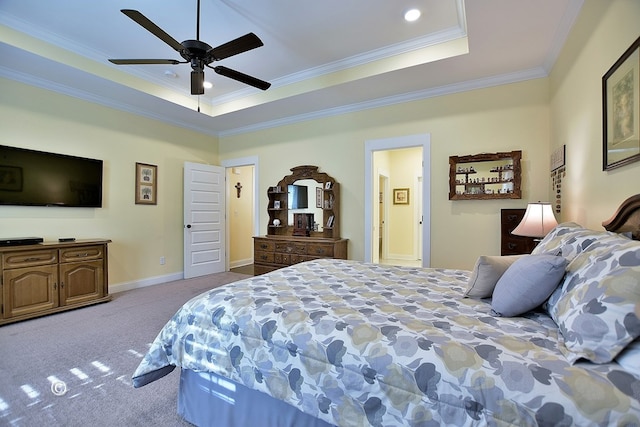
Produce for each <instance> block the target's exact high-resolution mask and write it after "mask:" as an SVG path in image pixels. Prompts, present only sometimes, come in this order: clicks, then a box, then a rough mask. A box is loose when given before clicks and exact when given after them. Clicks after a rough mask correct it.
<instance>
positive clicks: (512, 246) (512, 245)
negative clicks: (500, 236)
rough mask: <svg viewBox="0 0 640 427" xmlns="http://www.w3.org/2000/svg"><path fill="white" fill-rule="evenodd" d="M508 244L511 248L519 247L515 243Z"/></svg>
mask: <svg viewBox="0 0 640 427" xmlns="http://www.w3.org/2000/svg"><path fill="white" fill-rule="evenodd" d="M507 246H509V249H515V248H517V247H518V245H516V244H515V243H508V244H507Z"/></svg>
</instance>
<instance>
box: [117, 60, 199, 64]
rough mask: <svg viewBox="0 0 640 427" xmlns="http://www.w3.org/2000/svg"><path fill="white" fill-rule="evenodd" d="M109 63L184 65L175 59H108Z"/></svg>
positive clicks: (184, 62)
mask: <svg viewBox="0 0 640 427" xmlns="http://www.w3.org/2000/svg"><path fill="white" fill-rule="evenodd" d="M109 62H111V63H113V64H116V65H144V64H147V65H153V64H162V65H177V64H181V63H182V64H186V61H183V62H180V61H176V60H175V59H110V60H109Z"/></svg>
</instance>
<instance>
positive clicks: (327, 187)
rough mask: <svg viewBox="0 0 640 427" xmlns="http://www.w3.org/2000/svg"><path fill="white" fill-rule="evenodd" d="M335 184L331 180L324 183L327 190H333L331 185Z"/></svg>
mask: <svg viewBox="0 0 640 427" xmlns="http://www.w3.org/2000/svg"><path fill="white" fill-rule="evenodd" d="M332 186H333V183H332V182H331V181H327V182H325V183H324V189H325V190H331V187H332Z"/></svg>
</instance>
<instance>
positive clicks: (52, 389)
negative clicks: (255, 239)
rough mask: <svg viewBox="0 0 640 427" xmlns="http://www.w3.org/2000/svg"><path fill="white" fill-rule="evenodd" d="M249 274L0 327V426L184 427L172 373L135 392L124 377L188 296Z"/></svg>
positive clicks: (132, 294) (120, 296) (147, 291)
mask: <svg viewBox="0 0 640 427" xmlns="http://www.w3.org/2000/svg"><path fill="white" fill-rule="evenodd" d="M245 277H248V276H247V275H243V274H238V273H232V272H227V273H220V274H214V275H210V276H204V277H199V278H195V279H188V280H181V281H176V282H171V283H167V284H162V285H157V286H151V287H147V288H142V289H136V290H132V291H127V292H121V293H117V294H114V295H113V300H112V301H110V302H108V303H105V304H98V305H95V306H90V307H85V308H80V309H77V310H72V311H68V312H64V313H59V314H54V315H51V316H45V317H41V318H37V319H32V320H27V321H24V322H19V323H14V324H9V325H5V326H1V327H0V425H2V426H4V425H6V426H24V427H31V426H45V425H46V426H94V427H96V426H116V425H121V426H189V425H190V424H188V423H186V422H184V421H182V420H181V419H180V417H178V415H177V414H176V406H177V391H178V382H179V370H175V371H173V372H172V373H171V374H169V375H168V376H166V377H164V378H162V379H160V380H158V381H156V382H154V383H151V384H149V385H146V386H144V387H142V388H139V389H134V388H133V387H132V385H131V374H133V372H134V371H135V369H136V367H137V366H138V364H139V363H140V360H141V358H142V357H143V356H144V354H145V353H146V351H147V349H148V347H149V344H150V343H151V342H152V341H153V339H154V338H155V336H156V335H157V333H158V332H159V330H160V329H161V328H162V326H163V325H164V324H165V323H166V322H167V321H168V320H169V318H170V317H171V316H172V315H173V314H174V313H175V312H176V311H177V310H178V308H179V307H180V306H181V305H182V304H184V303H185V302H186V301H188V300H189V299H191V298H192V297H194V296H196V295H198V294H200V293H202V292H204V291H206V290H208V289H211V288H214V287H216V286H220V285H222V284H225V283H229V282H232V281H236V280H239V279H242V278H245Z"/></svg>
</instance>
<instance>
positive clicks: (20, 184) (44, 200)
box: [0, 145, 102, 208]
mask: <svg viewBox="0 0 640 427" xmlns="http://www.w3.org/2000/svg"><path fill="white" fill-rule="evenodd" d="M0 204H1V205H20V206H68V207H91V208H99V207H102V160H95V159H87V158H84V157H75V156H68V155H64V154H54V153H46V152H43V151H35V150H27V149H24V148H16V147H8V146H5V145H0Z"/></svg>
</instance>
